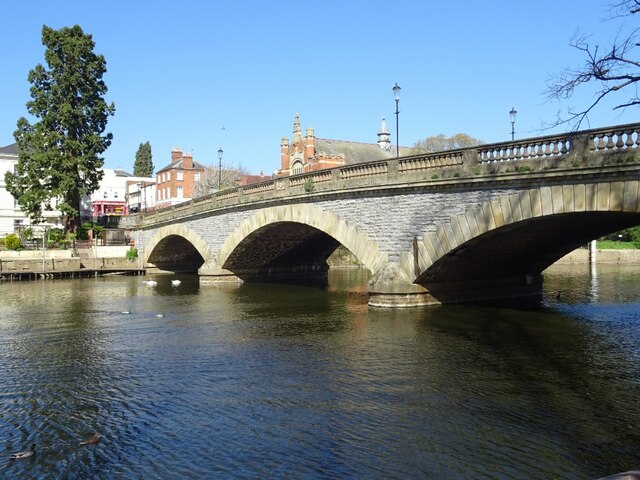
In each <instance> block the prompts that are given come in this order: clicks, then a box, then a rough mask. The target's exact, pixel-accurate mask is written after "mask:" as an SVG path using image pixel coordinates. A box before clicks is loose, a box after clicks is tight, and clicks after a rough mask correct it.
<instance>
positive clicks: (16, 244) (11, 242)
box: [4, 233, 22, 250]
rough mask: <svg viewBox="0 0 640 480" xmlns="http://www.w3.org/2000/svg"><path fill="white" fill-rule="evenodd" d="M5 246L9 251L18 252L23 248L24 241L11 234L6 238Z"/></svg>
mask: <svg viewBox="0 0 640 480" xmlns="http://www.w3.org/2000/svg"><path fill="white" fill-rule="evenodd" d="M4 246H5V247H7V248H8V249H9V250H18V249H19V248H20V247H21V246H22V240H20V237H19V236H17V235H16V234H15V233H10V234H9V235H7V236H6V237H4Z"/></svg>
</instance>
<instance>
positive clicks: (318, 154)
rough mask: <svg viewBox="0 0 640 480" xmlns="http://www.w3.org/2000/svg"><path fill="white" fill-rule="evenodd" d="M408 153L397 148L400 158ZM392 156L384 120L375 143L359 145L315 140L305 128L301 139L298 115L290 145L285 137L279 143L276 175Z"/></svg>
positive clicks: (392, 152)
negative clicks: (278, 165)
mask: <svg viewBox="0 0 640 480" xmlns="http://www.w3.org/2000/svg"><path fill="white" fill-rule="evenodd" d="M409 151H410V149H409V148H406V147H400V154H401V155H408V154H409ZM393 157H395V148H393V149H392V148H391V141H390V134H389V131H388V130H387V125H386V121H385V118H384V117H383V118H382V125H381V126H380V131H379V132H378V141H377V143H359V142H347V141H344V140H331V139H326V138H316V136H315V134H314V131H313V128H307V132H306V135H305V136H302V129H301V127H300V116H299V115H298V114H297V113H296V117H295V120H294V122H293V137H292V139H291V142H289V139H288V138H287V137H283V138H282V141H281V142H280V168H279V169H278V170H276V175H277V176H287V175H296V174H299V173H307V172H315V171H317V170H323V169H325V168H334V167H340V166H343V165H353V164H356V163H362V162H371V161H374V160H383V159H386V158H393Z"/></svg>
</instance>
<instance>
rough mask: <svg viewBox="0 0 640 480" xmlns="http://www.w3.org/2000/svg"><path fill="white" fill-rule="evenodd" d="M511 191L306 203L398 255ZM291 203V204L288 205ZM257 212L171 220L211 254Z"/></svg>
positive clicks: (143, 238) (144, 238) (143, 235)
mask: <svg viewBox="0 0 640 480" xmlns="http://www.w3.org/2000/svg"><path fill="white" fill-rule="evenodd" d="M517 191H518V190H516V189H500V190H476V191H465V192H462V191H460V192H455V191H454V192H446V193H443V192H439V193H434V192H429V191H427V192H425V191H422V192H416V193H407V194H402V195H397V194H395V195H394V194H390V195H385V194H383V193H382V194H381V193H377V194H375V195H372V194H364V195H363V194H359V195H357V196H352V197H347V198H345V197H344V196H342V197H339V198H334V199H332V200H319V201H315V202H313V203H311V205H313V206H314V207H316V208H319V209H321V210H323V211H326V212H331V213H333V214H335V215H337V216H338V217H340V218H341V219H343V220H345V221H346V222H347V223H348V224H349V225H352V226H354V227H355V228H356V229H358V230H359V231H361V232H363V233H365V234H366V235H368V236H369V239H370V240H372V241H374V242H376V243H377V244H378V246H379V248H380V250H381V251H382V252H386V253H389V254H400V253H401V252H405V251H409V250H410V249H411V245H412V241H413V238H414V237H415V236H418V235H422V234H424V233H425V232H430V231H434V230H435V226H436V225H437V224H438V223H442V222H443V221H445V220H448V219H449V218H450V217H451V216H452V215H456V214H461V213H464V212H465V210H466V209H468V208H471V207H475V206H478V205H480V204H481V203H482V202H483V201H486V200H490V199H492V198H497V197H499V196H502V195H507V194H510V193H514V192H517ZM292 205H295V204H292ZM257 211H258V210H253V209H248V210H242V211H232V212H227V213H224V214H222V215H213V216H204V217H201V218H195V219H189V220H186V221H184V222H176V223H179V224H182V225H184V226H185V227H187V228H188V229H190V230H192V231H193V232H194V233H196V234H197V235H199V236H200V237H202V238H203V239H204V240H205V242H206V243H207V244H208V246H209V248H210V249H211V251H212V252H214V254H216V253H217V252H218V251H219V249H220V247H221V246H222V244H223V243H224V242H225V240H226V239H227V237H228V236H229V235H230V234H231V233H232V232H233V231H234V230H235V229H236V228H238V226H239V225H240V224H241V223H242V222H243V221H244V220H245V219H247V218H249V217H251V216H252V215H255V214H256V212H257ZM156 231H157V229H148V230H142V231H138V232H137V233H136V234H137V235H139V237H138V238H137V239H136V245H146V244H148V242H149V241H150V239H151V238H152V237H153V236H154V234H155V233H156Z"/></svg>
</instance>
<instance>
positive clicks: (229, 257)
mask: <svg viewBox="0 0 640 480" xmlns="http://www.w3.org/2000/svg"><path fill="white" fill-rule="evenodd" d="M274 228H280V229H281V231H282V232H283V233H284V232H285V229H287V231H288V232H289V233H291V232H292V229H298V232H300V234H301V236H305V235H306V236H307V237H309V236H311V235H314V234H315V233H321V234H324V236H327V237H330V238H331V239H332V240H333V241H334V242H335V243H333V248H334V249H335V247H336V246H337V245H339V244H342V245H343V246H345V247H346V248H347V249H349V251H351V253H353V255H354V256H355V257H356V258H357V259H358V260H359V261H360V262H361V263H362V264H363V265H364V266H365V267H366V268H368V269H369V271H371V272H375V271H376V270H378V269H379V268H380V267H382V266H383V265H384V264H386V263H387V261H388V258H387V254H386V253H383V252H381V251H380V249H379V247H378V245H377V244H376V242H374V241H372V240H371V239H370V238H369V237H368V235H367V234H365V233H363V232H361V231H359V230H358V229H357V228H356V227H355V226H353V225H349V224H348V223H347V222H346V221H345V220H344V219H342V218H340V217H339V216H338V215H336V214H334V213H331V212H327V211H325V210H322V209H320V208H318V207H315V206H313V205H307V204H295V205H286V206H277V207H269V208H265V209H263V210H260V211H259V212H258V213H256V214H255V215H253V216H251V217H249V218H247V219H246V220H245V221H243V222H242V223H241V224H240V225H239V226H238V227H237V228H236V229H235V230H234V231H233V232H232V233H231V234H230V235H229V236H228V237H227V239H226V241H225V242H224V243H223V245H222V246H221V248H220V250H219V252H218V255H217V262H216V263H217V265H219V266H220V267H222V268H224V269H231V270H232V271H233V268H230V267H232V266H231V265H230V263H232V262H233V259H234V254H235V256H236V257H237V256H238V252H239V251H241V250H242V249H243V247H244V246H246V245H247V244H248V243H249V242H251V241H252V239H256V238H257V237H258V236H259V235H260V232H263V231H266V230H268V229H274ZM289 236H290V235H289ZM331 247H332V245H331V244H329V248H331Z"/></svg>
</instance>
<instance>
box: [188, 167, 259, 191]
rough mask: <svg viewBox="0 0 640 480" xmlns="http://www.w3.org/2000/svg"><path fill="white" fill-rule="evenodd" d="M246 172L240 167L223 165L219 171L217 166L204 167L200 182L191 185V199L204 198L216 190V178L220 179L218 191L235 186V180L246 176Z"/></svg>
mask: <svg viewBox="0 0 640 480" xmlns="http://www.w3.org/2000/svg"><path fill="white" fill-rule="evenodd" d="M246 174H247V170H246V169H245V168H244V167H243V166H242V165H240V166H239V167H238V168H235V167H228V166H225V165H223V166H222V169H220V170H219V168H218V166H217V165H208V166H206V167H204V172H203V173H202V174H201V175H200V180H199V181H197V182H196V183H195V184H194V185H193V192H192V197H193V198H198V197H204V196H205V195H208V194H210V193H212V192H215V191H217V190H218V177H220V190H224V189H225V188H233V187H235V186H237V184H236V180H238V178H240V177H241V176H242V175H246Z"/></svg>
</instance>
